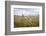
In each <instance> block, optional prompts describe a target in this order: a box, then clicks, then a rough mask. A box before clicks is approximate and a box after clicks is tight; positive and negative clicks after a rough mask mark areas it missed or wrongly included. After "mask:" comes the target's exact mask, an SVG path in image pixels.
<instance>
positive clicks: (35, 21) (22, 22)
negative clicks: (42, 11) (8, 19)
mask: <svg viewBox="0 0 46 36" xmlns="http://www.w3.org/2000/svg"><path fill="white" fill-rule="evenodd" d="M37 26H39V16H14V27H37Z"/></svg>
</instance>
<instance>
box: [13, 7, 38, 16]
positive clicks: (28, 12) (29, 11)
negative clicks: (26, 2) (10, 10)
mask: <svg viewBox="0 0 46 36" xmlns="http://www.w3.org/2000/svg"><path fill="white" fill-rule="evenodd" d="M22 14H23V15H24V16H28V15H31V16H37V15H39V9H38V8H16V9H14V15H18V16H22Z"/></svg>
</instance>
